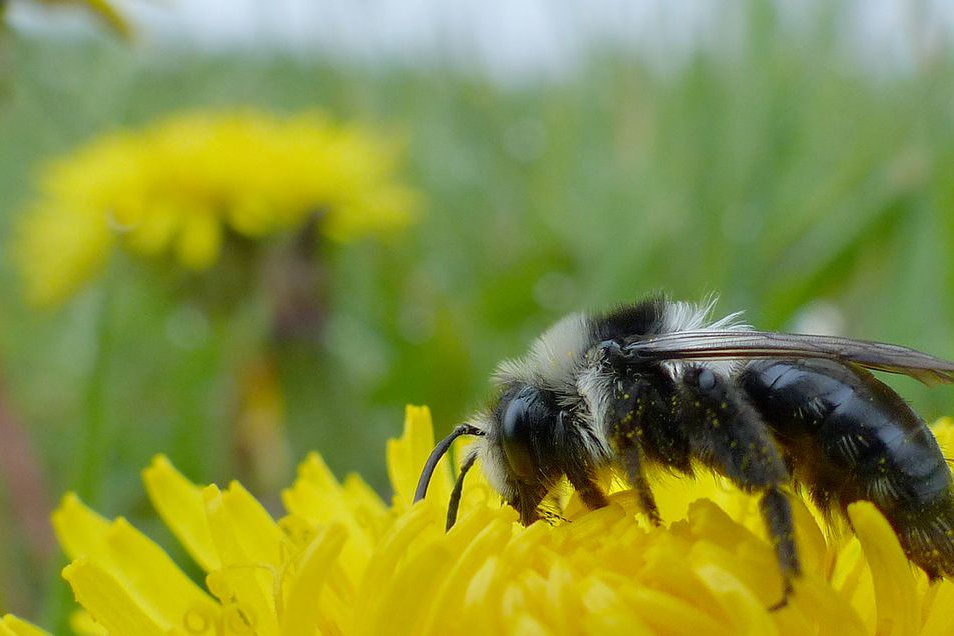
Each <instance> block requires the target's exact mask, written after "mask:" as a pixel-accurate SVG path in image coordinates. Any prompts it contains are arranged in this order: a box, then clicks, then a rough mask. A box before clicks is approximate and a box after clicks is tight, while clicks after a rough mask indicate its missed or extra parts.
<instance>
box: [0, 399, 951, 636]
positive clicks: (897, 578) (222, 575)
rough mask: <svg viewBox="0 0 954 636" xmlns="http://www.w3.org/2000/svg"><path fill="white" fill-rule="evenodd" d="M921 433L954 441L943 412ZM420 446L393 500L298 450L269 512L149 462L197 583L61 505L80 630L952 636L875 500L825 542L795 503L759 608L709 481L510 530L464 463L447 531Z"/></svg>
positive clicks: (750, 544) (240, 495) (730, 507)
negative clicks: (642, 502)
mask: <svg viewBox="0 0 954 636" xmlns="http://www.w3.org/2000/svg"><path fill="white" fill-rule="evenodd" d="M936 431H937V434H938V437H939V440H940V442H941V444H942V447H944V448H945V450H946V451H948V452H950V451H951V450H952V449H954V421H951V420H948V419H945V420H942V421H941V422H939V423H938V424H937V425H936ZM433 441H434V440H433V431H432V428H431V421H430V415H429V412H428V411H427V409H424V408H410V407H409V409H408V411H407V417H406V421H405V432H404V435H403V437H402V438H401V439H399V440H394V441H392V442H391V443H390V444H389V446H388V451H387V457H388V468H389V472H390V477H391V480H392V487H393V491H394V496H393V499H392V501H391V502H390V503H386V502H384V501H382V500H381V499H380V498H379V496H378V495H377V494H375V493H374V492H373V491H372V490H371V489H370V488H369V487H368V486H367V484H365V483H364V482H363V481H362V480H361V479H360V478H359V477H357V476H355V475H352V476H349V477H347V478H346V479H345V480H344V481H341V482H340V481H338V480H337V479H336V478H335V477H334V476H333V475H332V473H331V472H330V471H329V470H328V468H327V466H326V465H325V464H324V462H323V461H322V459H321V458H320V457H319V456H318V455H317V454H312V455H309V456H308V458H307V459H306V460H305V461H304V462H303V463H302V465H301V466H300V468H299V472H298V478H297V480H296V481H295V483H294V484H293V485H292V487H291V488H289V489H287V490H286V491H285V492H284V493H283V501H284V505H285V508H286V511H287V514H286V515H285V516H284V517H283V518H281V519H279V520H277V521H275V520H273V519H272V517H271V516H269V514H268V513H267V512H266V511H265V510H264V508H262V506H261V505H260V504H259V503H258V502H257V501H256V500H255V499H254V498H253V497H252V496H251V495H249V493H248V492H247V491H246V490H245V489H243V488H242V486H241V485H239V484H237V483H233V484H231V485H230V486H229V487H228V488H226V489H224V490H220V489H219V488H217V487H215V486H208V487H201V486H198V485H195V484H193V483H191V482H190V481H188V480H187V479H186V478H185V477H183V476H182V475H181V474H179V473H178V472H176V470H175V469H174V468H173V467H172V465H171V464H170V463H169V462H168V461H167V460H166V459H164V458H162V457H158V458H156V460H155V461H154V462H153V464H152V465H151V466H150V467H149V468H147V469H146V470H145V471H144V480H145V484H146V490H147V491H148V493H149V497H150V499H151V500H152V502H153V504H154V505H155V507H156V509H157V510H158V512H159V515H160V517H161V518H162V519H163V521H164V522H165V523H166V524H167V525H168V526H169V528H170V529H171V531H172V533H173V534H174V535H175V536H176V537H177V539H178V540H179V541H180V542H181V543H182V545H183V546H184V547H185V549H186V550H187V551H188V553H189V554H190V555H191V556H192V558H193V559H194V560H195V562H196V563H197V564H198V565H199V566H200V567H201V568H202V569H203V570H204V571H205V573H206V575H205V579H204V582H203V583H204V585H200V584H199V583H196V582H194V581H193V580H191V579H190V578H188V577H187V576H186V575H185V574H183V572H182V571H181V570H180V569H179V567H178V566H177V565H176V564H175V563H174V562H173V561H172V560H171V559H170V557H169V556H168V555H167V554H166V553H165V552H163V550H161V549H160V548H159V547H158V546H157V545H156V544H155V543H153V542H152V541H151V540H149V539H148V538H147V537H145V536H144V535H143V534H141V533H140V532H139V531H137V530H136V529H135V528H133V527H132V526H131V525H130V524H129V523H127V522H126V521H125V520H123V519H122V518H120V519H116V520H114V521H108V520H106V519H104V518H102V517H100V516H99V515H97V514H96V513H95V512H93V511H91V510H90V509H88V508H87V507H85V506H84V505H83V504H82V503H81V502H80V501H79V500H78V499H77V498H76V497H75V496H72V495H68V496H67V497H66V498H65V499H64V501H63V503H62V505H61V506H60V508H59V509H58V510H57V511H56V513H55V514H54V518H53V521H54V526H55V528H56V531H57V535H58V537H59V540H60V543H61V544H62V546H63V548H64V549H65V551H66V552H67V554H68V555H69V556H70V558H71V559H72V562H71V563H70V565H69V566H67V567H66V569H65V570H64V571H63V576H64V577H65V578H66V580H67V581H68V582H69V584H70V585H71V586H72V588H73V592H74V594H75V596H76V598H77V600H78V601H79V603H80V604H81V605H82V606H83V608H84V609H85V611H86V612H87V613H88V617H87V618H86V619H85V620H86V621H87V627H86V628H85V629H86V630H88V629H89V627H88V625H89V621H90V619H92V620H93V621H95V622H96V624H98V626H99V629H100V630H105V632H103V631H101V632H100V633H109V634H147V635H148V634H258V635H289V634H295V635H303V634H369V635H371V634H382V633H402V634H484V633H485V634H541V635H543V634H606V633H628V634H667V635H669V634H690V635H693V636H698V634H712V635H716V636H732V635H735V634H753V635H756V634H757V635H762V634H769V635H785V634H799V635H801V634H831V635H837V636H852V635H872V634H879V635H881V634H885V635H888V634H890V635H898V636H907V635H911V636H913V635H921V636H941V635H945V634H951V633H954V613H952V612H951V611H950V607H951V603H952V602H954V583H952V582H951V581H947V580H944V581H941V582H939V583H935V584H933V585H932V584H929V583H928V581H927V577H926V576H925V575H924V574H923V573H922V572H921V571H920V570H918V569H916V568H914V567H913V566H911V565H910V564H909V563H908V561H907V559H906V558H905V556H904V553H903V551H902V550H901V547H900V545H899V543H898V541H897V538H896V537H895V535H894V533H893V531H892V530H891V528H890V526H889V525H888V523H887V522H886V521H885V519H884V517H883V516H882V515H881V514H880V513H879V512H878V510H877V509H876V508H875V507H874V506H873V505H871V504H870V503H867V502H859V503H856V504H853V505H852V506H850V507H849V516H850V520H851V524H852V527H853V528H854V533H847V532H846V533H841V534H837V535H835V536H828V533H826V532H823V531H822V525H821V521H820V519H819V518H818V517H817V516H816V515H815V514H814V513H813V512H812V511H811V510H809V508H808V507H806V506H805V505H803V504H800V503H798V502H795V505H794V515H795V525H796V532H797V537H796V538H797V541H798V544H799V549H800V552H801V555H802V560H803V563H804V574H803V575H802V576H801V577H800V578H799V579H797V580H796V582H795V591H794V593H793V595H792V596H791V599H790V601H789V603H788V605H787V606H786V607H784V608H782V609H780V610H777V611H770V610H769V609H768V608H769V607H770V606H771V605H772V604H773V603H775V602H776V601H777V600H778V599H779V598H780V595H781V591H782V588H781V580H780V576H779V572H778V566H777V563H776V561H775V557H774V552H773V549H772V547H771V545H770V543H769V542H768V541H767V540H766V538H765V535H764V532H763V530H762V522H761V518H760V517H759V514H758V504H757V500H755V499H753V498H752V497H751V496H749V495H745V494H744V493H741V492H739V491H738V489H735V488H732V487H730V486H729V485H728V484H727V482H725V481H724V480H722V479H720V478H716V477H704V478H701V479H699V480H697V481H695V482H689V481H687V480H681V479H672V480H665V481H661V482H660V483H659V484H658V485H657V488H656V494H657V499H658V501H659V503H660V508H661V513H662V515H663V519H664V522H665V523H664V524H663V525H662V526H660V527H654V526H651V525H649V524H647V523H646V522H645V520H644V518H643V516H642V515H641V514H639V513H638V512H637V511H636V508H637V502H636V497H635V495H634V494H633V493H632V492H631V491H629V490H617V491H616V492H613V493H612V494H611V495H610V501H611V505H609V506H608V507H606V508H603V509H600V510H596V511H585V510H583V509H582V508H581V507H580V505H579V502H578V501H576V499H575V497H574V496H572V495H571V496H570V498H569V501H568V502H567V503H566V505H565V507H564V510H563V516H564V517H565V518H566V519H565V520H560V521H556V522H554V523H553V524H552V525H551V524H547V523H543V522H539V523H536V524H533V525H532V526H530V527H523V526H521V525H520V524H519V523H518V521H517V515H516V513H515V512H514V511H513V510H511V509H510V508H509V507H505V506H501V504H500V500H499V497H497V496H496V495H495V494H494V493H493V492H492V491H491V489H490V487H489V486H488V485H487V483H486V482H484V481H483V479H482V477H481V476H480V474H479V472H476V471H475V472H473V473H471V476H469V477H468V484H467V487H466V488H465V490H464V497H463V500H462V502H461V513H460V519H459V521H458V523H457V525H455V526H454V527H453V528H452V529H451V531H450V532H447V533H445V532H444V514H445V510H446V505H447V496H448V495H449V493H450V490H451V487H452V476H451V471H450V467H449V466H448V465H447V464H446V463H445V464H442V465H439V466H438V470H437V472H436V473H435V476H434V480H433V482H432V488H431V489H430V491H429V492H428V495H427V497H426V498H425V500H424V501H423V502H420V503H418V504H412V497H413V490H414V485H415V482H416V480H417V476H418V472H419V470H420V468H421V466H422V465H423V463H424V461H425V459H426V457H427V455H428V453H429V451H430V449H431V448H432V446H433ZM462 446H463V444H461V445H459V446H458V448H457V450H460V449H461V447H462ZM458 454H459V453H458ZM442 462H446V459H445V460H442ZM11 620H15V619H13V618H12V617H6V618H5V619H4V621H5V622H4V623H0V625H2V626H3V627H0V629H3V628H5V627H6V624H7V622H9V621H11ZM8 629H9V628H8ZM0 633H4V632H0ZM12 633H17V634H24V633H39V632H27V631H19V632H17V631H13V632H12Z"/></svg>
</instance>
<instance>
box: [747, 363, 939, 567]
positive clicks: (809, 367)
mask: <svg viewBox="0 0 954 636" xmlns="http://www.w3.org/2000/svg"><path fill="white" fill-rule="evenodd" d="M739 381H740V383H741V385H742V387H743V388H744V390H745V392H746V394H747V395H748V397H749V400H750V401H751V402H752V404H753V405H754V406H755V407H756V408H757V409H758V410H759V411H760V412H761V413H762V415H763V417H764V419H765V422H766V424H767V425H768V426H769V428H770V429H771V431H772V433H773V435H774V437H775V439H776V441H777V443H778V444H779V446H780V447H781V448H782V450H783V452H784V454H785V457H786V460H787V461H788V464H789V466H790V468H791V470H792V473H793V476H794V478H795V479H796V481H797V482H799V483H800V484H802V485H803V486H805V487H806V488H807V489H808V491H809V493H810V494H811V496H812V498H813V499H814V500H815V501H816V503H818V504H819V505H820V506H821V507H823V508H825V509H827V508H831V507H836V508H841V509H842V510H844V508H845V507H846V506H847V505H848V504H849V503H851V502H853V501H857V500H860V499H865V500H870V501H872V502H874V504H875V505H876V506H877V507H878V508H879V509H880V510H881V512H882V513H883V514H884V515H885V517H886V518H887V519H888V521H889V522H890V523H891V525H892V526H893V527H894V529H895V531H896V532H897V533H898V536H899V538H900V540H901V543H902V546H903V547H904V549H905V552H907V554H908V556H909V557H910V558H911V559H912V560H913V561H915V562H916V563H918V564H919V565H920V566H921V567H923V568H924V569H925V571H927V572H928V574H929V575H931V576H932V577H933V576H939V575H940V574H942V573H947V574H950V573H951V572H952V571H954V530H952V526H954V497H952V481H951V473H950V470H949V469H948V467H947V464H946V462H945V460H944V456H943V455H942V454H941V451H940V448H939V447H938V445H937V441H936V440H935V439H934V436H933V435H932V434H931V431H930V430H929V429H928V427H927V426H926V425H925V423H924V421H923V420H922V419H921V418H920V417H918V416H917V415H916V414H915V413H914V412H913V411H912V410H911V408H910V407H909V406H908V405H907V403H905V402H904V400H903V399H901V397H900V396H898V395H897V394H896V393H895V392H894V391H892V390H891V389H890V388H889V387H888V386H887V385H885V384H883V383H882V382H880V381H878V380H877V379H876V378H874V376H872V375H871V374H870V373H868V372H867V371H865V370H863V369H860V368H856V367H852V366H846V365H843V364H839V363H837V362H833V361H828V360H796V361H781V360H760V361H755V362H751V363H749V364H748V365H747V366H746V368H745V369H744V370H743V372H742V374H741V376H740V378H739Z"/></svg>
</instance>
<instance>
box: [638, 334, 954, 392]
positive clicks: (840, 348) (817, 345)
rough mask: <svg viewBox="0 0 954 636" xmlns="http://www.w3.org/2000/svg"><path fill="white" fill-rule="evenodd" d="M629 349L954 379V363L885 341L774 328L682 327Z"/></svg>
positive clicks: (657, 355) (668, 356)
mask: <svg viewBox="0 0 954 636" xmlns="http://www.w3.org/2000/svg"><path fill="white" fill-rule="evenodd" d="M623 351H625V352H626V354H627V355H629V356H632V357H633V358H635V359H636V360H639V359H649V360H652V359H656V360H718V359H725V358H735V359H749V358H828V359H832V360H837V361H839V362H846V363H852V364H856V365H858V366H862V367H865V368H868V369H875V370H878V371H887V372H889V373H902V374H904V375H909V376H911V377H913V378H916V379H918V380H920V381H921V382H923V383H925V384H934V383H937V382H947V383H954V363H951V362H948V361H947V360H942V359H941V358H936V357H934V356H932V355H928V354H926V353H922V352H920V351H915V350H914V349H908V348H907V347H901V346H898V345H893V344H886V343H883V342H869V341H867V340H852V339H850V338H840V337H838V336H812V335H803V334H791V333H774V332H770V331H731V330H726V331H717V330H709V329H699V330H688V331H677V332H673V333H669V334H663V335H660V336H654V337H650V338H645V339H640V340H633V341H630V342H627V343H625V344H624V346H623Z"/></svg>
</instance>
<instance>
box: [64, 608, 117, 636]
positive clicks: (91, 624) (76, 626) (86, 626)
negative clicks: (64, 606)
mask: <svg viewBox="0 0 954 636" xmlns="http://www.w3.org/2000/svg"><path fill="white" fill-rule="evenodd" d="M70 629H72V630H73V632H74V633H75V634H76V635H77V636H109V632H107V631H106V628H105V627H103V626H102V625H100V624H99V623H97V622H96V621H94V620H93V617H92V616H90V615H89V612H84V611H82V610H78V611H75V612H73V613H72V614H70Z"/></svg>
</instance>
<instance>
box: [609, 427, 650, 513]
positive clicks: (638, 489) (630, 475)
mask: <svg viewBox="0 0 954 636" xmlns="http://www.w3.org/2000/svg"><path fill="white" fill-rule="evenodd" d="M612 443H613V446H614V447H615V451H616V456H617V457H618V458H619V464H620V467H621V468H622V469H623V471H624V472H625V473H626V479H627V481H629V485H630V486H632V487H633V491H635V493H636V497H637V498H638V499H639V507H640V509H641V510H642V511H643V512H645V513H646V515H647V516H648V517H649V521H650V522H651V523H652V524H653V525H654V526H658V525H659V524H660V522H661V520H660V517H659V507H658V506H657V505H656V498H655V497H654V496H653V491H652V489H651V488H650V487H649V482H648V481H647V480H646V473H645V471H644V470H643V457H642V451H641V450H640V448H639V444H638V443H636V442H635V440H634V439H633V436H632V435H626V434H620V433H619V431H618V430H617V431H616V434H614V435H613V436H612Z"/></svg>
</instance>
